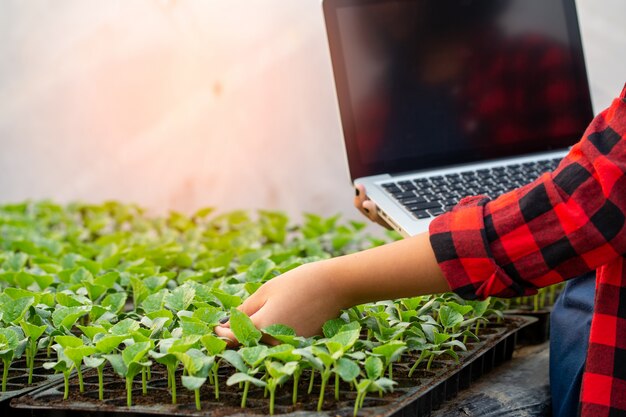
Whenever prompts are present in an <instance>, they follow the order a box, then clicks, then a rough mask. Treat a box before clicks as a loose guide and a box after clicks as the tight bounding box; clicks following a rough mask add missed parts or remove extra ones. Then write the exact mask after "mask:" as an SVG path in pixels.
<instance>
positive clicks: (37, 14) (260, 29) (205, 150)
mask: <svg viewBox="0 0 626 417" xmlns="http://www.w3.org/2000/svg"><path fill="white" fill-rule="evenodd" d="M578 7H579V15H580V17H579V18H580V23H581V26H582V36H583V43H584V47H585V52H586V57H587V65H588V72H589V77H590V83H591V88H592V97H593V102H594V111H595V112H599V111H600V110H602V109H603V108H604V107H606V106H607V105H608V104H609V103H610V101H611V99H612V98H613V97H614V96H615V95H617V94H618V93H619V91H620V89H621V87H622V86H623V84H624V82H625V81H626V76H625V75H626V57H625V55H624V53H623V51H624V50H626V25H624V19H623V18H624V16H626V2H625V1H624V0H579V1H578ZM0 40H1V42H0V145H1V148H0V203H5V202H16V201H21V200H24V199H42V198H52V199H54V200H56V201H59V202H67V201H73V200H82V201H87V202H96V203H97V202H101V201H103V200H107V199H117V200H121V201H123V202H135V203H139V204H141V205H143V206H145V207H148V208H149V209H150V210H151V211H152V212H154V213H157V214H159V213H163V212H166V211H167V210H170V209H173V210H179V211H182V212H188V213H189V212H192V211H194V210H196V209H198V208H200V207H202V206H215V207H217V208H219V209H220V211H225V210H230V209H239V208H242V209H257V208H263V209H279V210H283V211H285V212H287V213H288V214H290V215H291V216H293V217H294V218H296V219H298V218H299V217H300V214H301V213H302V212H314V213H318V214H322V215H332V214H335V213H342V214H343V215H344V216H345V217H347V218H360V215H359V214H358V213H357V212H356V211H355V210H354V209H353V207H352V197H353V190H352V187H351V185H350V183H349V179H348V174H347V166H346V162H345V160H344V153H343V145H342V141H341V136H340V134H341V133H340V127H339V118H338V114H337V110H336V103H335V95H334V90H333V84H332V74H331V69H330V59H329V54H328V49H327V44H326V38H325V31H324V24H323V19H322V13H321V7H320V1H319V0H219V1H218V0H178V1H177V0H107V1H102V0H60V1H59V0H2V2H0Z"/></svg>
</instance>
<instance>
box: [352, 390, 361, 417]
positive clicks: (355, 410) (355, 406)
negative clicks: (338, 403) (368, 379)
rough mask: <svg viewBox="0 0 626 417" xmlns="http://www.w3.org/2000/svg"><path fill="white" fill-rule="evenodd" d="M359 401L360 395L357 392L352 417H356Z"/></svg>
mask: <svg viewBox="0 0 626 417" xmlns="http://www.w3.org/2000/svg"><path fill="white" fill-rule="evenodd" d="M360 399H361V393H360V392H358V393H357V394H356V399H355V400H354V413H352V415H353V416H354V417H356V415H357V413H358V412H359V400H360Z"/></svg>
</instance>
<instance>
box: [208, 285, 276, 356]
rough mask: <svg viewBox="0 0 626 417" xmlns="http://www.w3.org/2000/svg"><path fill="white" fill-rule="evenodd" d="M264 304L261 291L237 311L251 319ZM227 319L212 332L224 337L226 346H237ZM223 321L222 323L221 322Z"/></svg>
mask: <svg viewBox="0 0 626 417" xmlns="http://www.w3.org/2000/svg"><path fill="white" fill-rule="evenodd" d="M264 303H265V297H263V296H262V294H261V290H259V291H257V292H256V293H254V294H252V295H251V296H250V297H249V298H248V299H246V300H245V301H244V302H243V304H241V305H240V306H239V307H237V309H238V310H239V311H241V312H243V313H244V314H245V315H247V316H248V317H250V318H252V317H253V316H254V314H255V313H256V312H257V311H258V310H259V309H260V308H261V307H263V304H264ZM228 319H229V318H228V317H225V318H224V319H222V320H221V321H220V324H219V325H218V326H216V327H215V329H214V331H215V334H217V335H218V336H220V337H225V338H227V339H228V341H227V342H228V346H231V347H233V346H236V345H238V344H239V342H238V341H237V338H236V337H235V334H234V333H233V332H232V330H230V321H229V320H228ZM222 321H223V322H222ZM253 322H254V321H253Z"/></svg>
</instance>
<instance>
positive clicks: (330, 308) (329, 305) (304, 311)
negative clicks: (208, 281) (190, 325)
mask: <svg viewBox="0 0 626 417" xmlns="http://www.w3.org/2000/svg"><path fill="white" fill-rule="evenodd" d="M328 264H329V262H328V261H320V262H314V263H310V264H305V265H302V266H300V267H298V268H296V269H293V270H291V271H289V272H286V273H284V274H282V275H280V276H278V277H276V278H273V279H272V280H270V281H268V282H266V283H265V284H263V285H262V286H261V288H259V289H258V290H257V291H256V292H255V293H254V294H252V295H251V296H250V297H249V298H248V299H246V300H245V301H244V303H243V304H242V305H241V306H239V310H241V311H243V312H244V313H246V314H247V315H248V316H249V317H250V319H251V320H252V322H253V323H254V325H255V326H256V327H257V329H263V328H265V327H268V326H270V325H272V324H284V325H287V326H289V327H291V328H293V329H294V330H295V331H296V334H297V335H298V336H305V337H309V336H313V335H316V334H320V333H321V327H322V325H323V324H324V323H325V322H326V321H327V320H330V319H332V318H334V317H337V316H338V315H339V312H340V310H341V309H342V308H346V307H347V305H346V303H347V300H345V299H344V297H343V296H342V294H340V293H339V291H338V289H337V288H336V287H335V286H334V285H333V278H335V277H334V276H333V275H334V274H333V272H332V271H331V269H330V268H329V265H328ZM229 327H230V326H229V323H225V324H222V325H220V326H217V327H216V328H215V333H216V334H217V335H218V336H221V337H225V338H227V339H228V340H230V341H231V342H230V343H229V345H231V346H232V345H235V344H236V343H237V342H236V338H235V335H234V334H233V332H232V331H231V330H230V328H229ZM264 341H265V342H267V343H273V342H274V341H273V340H270V339H268V338H266V339H264Z"/></svg>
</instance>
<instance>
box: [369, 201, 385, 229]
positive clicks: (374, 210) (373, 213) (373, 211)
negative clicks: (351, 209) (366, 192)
mask: <svg viewBox="0 0 626 417" xmlns="http://www.w3.org/2000/svg"><path fill="white" fill-rule="evenodd" d="M363 210H364V211H365V212H366V213H367V214H366V215H367V217H369V219H370V220H372V221H373V222H376V223H378V224H379V225H380V226H382V227H384V228H386V229H391V226H389V224H388V223H387V222H386V221H385V220H384V219H383V218H382V217H380V215H379V214H378V207H376V204H375V203H374V202H373V201H372V200H367V201H365V202H363Z"/></svg>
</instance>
